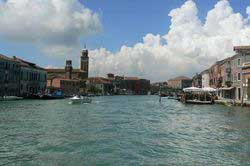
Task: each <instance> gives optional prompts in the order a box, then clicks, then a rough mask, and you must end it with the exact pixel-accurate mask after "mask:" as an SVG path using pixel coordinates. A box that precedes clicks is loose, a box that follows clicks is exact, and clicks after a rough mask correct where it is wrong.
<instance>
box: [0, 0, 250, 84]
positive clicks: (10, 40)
mask: <svg viewBox="0 0 250 166" xmlns="http://www.w3.org/2000/svg"><path fill="white" fill-rule="evenodd" d="M248 6H250V0H230V1H227V0H221V1H218V0H147V1H145V0H133V1H131V0H130V1H129V0H119V1H117V0H68V1H65V0H7V1H6V0H0V53H1V54H4V55H7V56H13V55H15V56H18V57H21V58H23V59H26V60H29V61H32V62H35V63H37V64H38V65H40V66H42V67H55V68H56V67H63V66H64V65H65V60H66V59H72V60H73V64H74V67H78V65H79V56H80V52H81V49H82V48H83V46H84V44H86V45H87V48H88V49H89V50H90V55H89V56H90V76H105V74H106V73H109V72H112V73H115V74H119V75H128V76H139V77H143V78H147V79H150V80H151V81H152V82H156V81H166V80H167V79H170V78H172V77H175V76H179V75H187V76H190V77H191V76H192V75H194V74H195V73H196V72H201V71H202V70H204V69H206V68H208V67H209V66H210V65H212V64H213V63H214V62H215V61H216V60H221V59H223V58H226V57H228V56H232V55H233V54H234V52H233V46H234V45H250V21H249V20H250V16H249V15H250V7H249V8H248ZM248 36H249V37H248Z"/></svg>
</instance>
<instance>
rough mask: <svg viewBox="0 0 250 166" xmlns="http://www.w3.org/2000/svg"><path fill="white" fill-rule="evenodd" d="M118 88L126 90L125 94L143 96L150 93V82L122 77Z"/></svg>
mask: <svg viewBox="0 0 250 166" xmlns="http://www.w3.org/2000/svg"><path fill="white" fill-rule="evenodd" d="M119 88H120V89H123V90H126V93H127V94H131V95H145V94H147V93H148V92H149V91H150V81H149V80H147V79H140V78H138V77H123V80H121V83H120V87H119Z"/></svg>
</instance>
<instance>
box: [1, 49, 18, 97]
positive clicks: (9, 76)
mask: <svg viewBox="0 0 250 166" xmlns="http://www.w3.org/2000/svg"><path fill="white" fill-rule="evenodd" d="M20 71H21V66H20V63H19V62H17V61H15V60H13V59H12V58H9V57H7V56H4V55H1V54H0V96H1V97H2V96H20Z"/></svg>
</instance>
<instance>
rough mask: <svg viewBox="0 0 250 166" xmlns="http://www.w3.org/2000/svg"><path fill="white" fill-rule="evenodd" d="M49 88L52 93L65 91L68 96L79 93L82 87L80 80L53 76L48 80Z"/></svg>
mask: <svg viewBox="0 0 250 166" xmlns="http://www.w3.org/2000/svg"><path fill="white" fill-rule="evenodd" d="M47 86H48V90H49V92H50V93H52V94H53V93H54V92H57V91H58V90H60V91H63V93H64V94H65V95H66V96H71V95H76V94H79V92H80V88H81V82H80V80H75V79H67V78H59V77H55V78H51V79H49V80H48V81H47Z"/></svg>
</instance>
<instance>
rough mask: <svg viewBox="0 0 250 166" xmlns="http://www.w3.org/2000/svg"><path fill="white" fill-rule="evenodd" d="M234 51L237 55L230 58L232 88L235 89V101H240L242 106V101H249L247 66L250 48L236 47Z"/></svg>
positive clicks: (249, 60)
mask: <svg viewBox="0 0 250 166" xmlns="http://www.w3.org/2000/svg"><path fill="white" fill-rule="evenodd" d="M234 51H235V52H236V53H237V54H236V55H235V56H233V58H232V74H233V86H234V87H235V88H236V89H235V93H236V99H237V100H241V103H242V104H243V102H244V100H248V99H249V98H248V92H249V90H248V89H249V88H248V80H249V79H248V78H249V70H248V64H249V62H250V46H236V47H234Z"/></svg>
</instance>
